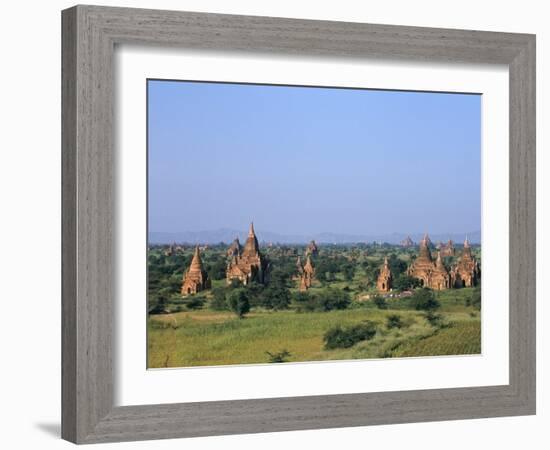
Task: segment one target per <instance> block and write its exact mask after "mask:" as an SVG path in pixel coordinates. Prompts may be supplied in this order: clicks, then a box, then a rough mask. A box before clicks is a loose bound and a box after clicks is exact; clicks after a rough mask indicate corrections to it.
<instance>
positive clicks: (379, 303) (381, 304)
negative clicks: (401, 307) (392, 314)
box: [372, 295, 388, 309]
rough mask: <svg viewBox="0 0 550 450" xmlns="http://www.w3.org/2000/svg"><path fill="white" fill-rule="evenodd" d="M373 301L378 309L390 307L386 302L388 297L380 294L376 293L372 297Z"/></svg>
mask: <svg viewBox="0 0 550 450" xmlns="http://www.w3.org/2000/svg"><path fill="white" fill-rule="evenodd" d="M372 302H373V303H374V304H375V305H376V307H377V308H378V309H388V304H387V303H386V299H385V298H384V297H382V296H380V295H375V296H374V297H373V298H372Z"/></svg>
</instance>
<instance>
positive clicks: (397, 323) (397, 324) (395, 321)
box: [386, 314, 403, 329]
mask: <svg viewBox="0 0 550 450" xmlns="http://www.w3.org/2000/svg"><path fill="white" fill-rule="evenodd" d="M386 326H387V327H388V328H389V329H392V328H401V327H402V326H403V322H402V321H401V316H399V315H397V314H390V315H389V316H388V318H387V320H386Z"/></svg>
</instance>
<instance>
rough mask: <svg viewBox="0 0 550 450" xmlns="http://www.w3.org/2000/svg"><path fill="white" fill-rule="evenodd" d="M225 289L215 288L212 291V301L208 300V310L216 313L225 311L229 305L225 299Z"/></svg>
mask: <svg viewBox="0 0 550 450" xmlns="http://www.w3.org/2000/svg"><path fill="white" fill-rule="evenodd" d="M226 292H227V289H226V288H223V287H216V288H213V289H212V300H210V308H211V309H214V310H216V311H227V310H228V309H229V305H228V304H227V299H226Z"/></svg>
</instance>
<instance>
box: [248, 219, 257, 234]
mask: <svg viewBox="0 0 550 450" xmlns="http://www.w3.org/2000/svg"><path fill="white" fill-rule="evenodd" d="M248 237H256V233H255V232H254V222H250V229H249V230H248Z"/></svg>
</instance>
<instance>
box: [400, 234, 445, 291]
mask: <svg viewBox="0 0 550 450" xmlns="http://www.w3.org/2000/svg"><path fill="white" fill-rule="evenodd" d="M430 242H431V241H430V238H429V236H428V234H426V235H424V238H423V239H422V240H421V241H420V248H419V254H418V258H416V259H415V260H414V261H413V263H412V264H411V265H410V266H409V268H408V270H407V274H408V275H410V276H412V277H414V278H417V279H418V280H420V284H421V285H422V286H425V287H429V288H431V289H438V290H440V289H448V288H449V287H450V276H449V273H448V271H447V269H446V268H445V265H444V264H443V261H442V260H441V253H440V252H438V254H437V259H436V261H435V262H434V261H433V259H432V254H431V251H430V248H429V246H430Z"/></svg>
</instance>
